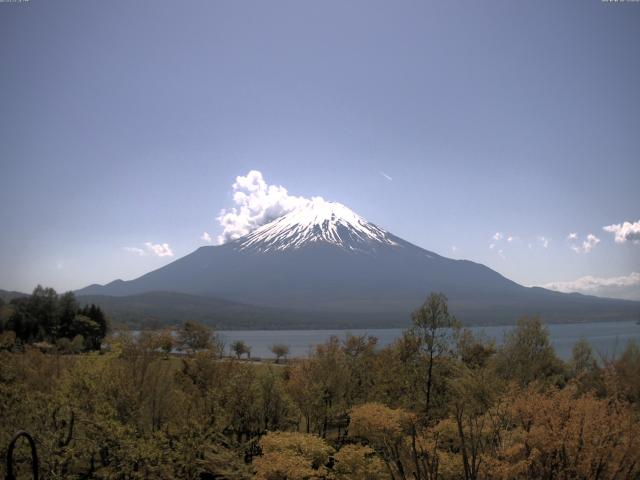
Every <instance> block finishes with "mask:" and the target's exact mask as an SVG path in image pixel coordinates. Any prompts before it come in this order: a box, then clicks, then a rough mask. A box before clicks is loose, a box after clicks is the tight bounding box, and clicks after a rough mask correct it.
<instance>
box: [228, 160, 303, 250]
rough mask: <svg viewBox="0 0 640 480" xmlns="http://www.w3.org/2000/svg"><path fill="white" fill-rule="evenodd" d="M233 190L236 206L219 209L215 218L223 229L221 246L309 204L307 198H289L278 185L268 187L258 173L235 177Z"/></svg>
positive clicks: (291, 196) (284, 190) (253, 171)
mask: <svg viewBox="0 0 640 480" xmlns="http://www.w3.org/2000/svg"><path fill="white" fill-rule="evenodd" d="M232 188H233V191H234V193H233V202H234V203H235V205H236V206H234V207H231V208H229V209H226V208H225V209H222V210H221V211H220V214H219V215H218V217H217V220H218V222H219V223H220V225H221V226H222V229H223V230H222V234H220V235H219V236H218V242H219V243H221V244H222V243H226V242H228V241H230V240H235V239H236V238H240V237H242V236H243V235H246V234H248V233H250V232H252V231H253V230H255V229H256V228H258V227H260V226H262V225H265V224H267V223H269V222H271V221H273V220H275V219H276V218H278V217H281V216H282V215H284V214H285V213H288V212H290V211H292V210H294V209H295V208H296V207H299V206H301V205H304V204H306V203H308V202H309V199H308V198H305V197H296V196H293V195H289V192H287V189H286V188H284V187H283V186H281V185H269V184H267V182H265V180H264V177H263V176H262V172H260V171H258V170H251V171H250V172H249V173H247V174H246V175H244V176H242V175H241V176H238V177H236V181H235V183H234V184H233V185H232Z"/></svg>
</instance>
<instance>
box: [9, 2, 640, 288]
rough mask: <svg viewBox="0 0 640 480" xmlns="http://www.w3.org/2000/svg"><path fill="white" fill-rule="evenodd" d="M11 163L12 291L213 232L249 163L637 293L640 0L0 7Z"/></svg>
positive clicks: (419, 239) (448, 249)
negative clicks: (589, 236)
mask: <svg viewBox="0 0 640 480" xmlns="http://www.w3.org/2000/svg"><path fill="white" fill-rule="evenodd" d="M0 162H1V164H0V166H1V168H0V205H1V209H0V232H1V233H0V288H4V289H11V290H14V289H17V290H26V291H29V290H31V289H32V288H33V287H34V286H35V284H37V283H43V284H45V285H50V286H53V287H54V288H56V289H58V290H66V289H75V288H79V287H83V286H85V285H87V284H90V283H94V282H98V283H105V282H108V281H111V280H113V279H116V278H123V279H130V278H134V277H136V276H138V275H140V274H143V273H145V272H147V271H149V270H151V269H153V268H156V267H159V266H161V265H164V264H166V263H168V262H170V261H172V260H174V259H175V258H178V257H180V256H183V255H186V254H188V253H189V252H191V251H193V250H194V249H195V248H197V247H198V246H200V245H203V244H206V243H207V242H206V241H205V240H202V239H201V236H202V235H203V232H205V231H206V232H209V233H210V235H211V237H212V239H213V242H214V243H215V240H216V237H217V236H218V235H219V234H220V233H221V232H222V227H221V226H220V224H219V222H218V220H217V217H218V216H219V213H220V210H221V209H223V208H227V209H228V208H229V207H232V206H233V204H234V200H233V193H234V192H233V189H232V184H233V183H234V181H235V178H236V176H239V175H246V174H247V173H248V172H249V171H250V170H252V169H255V170H258V171H260V172H262V175H263V177H264V179H265V181H266V182H267V183H269V184H274V185H282V186H284V187H286V188H287V190H288V192H289V194H291V195H302V196H307V197H310V196H315V195H320V196H322V197H324V198H325V199H328V200H334V201H338V202H341V203H343V204H345V205H347V206H349V207H350V208H351V209H353V210H354V211H356V212H357V213H359V214H360V215H362V216H363V217H365V218H367V219H368V220H370V221H372V222H374V223H376V224H378V225H379V226H381V227H383V228H386V229H387V230H389V231H391V232H392V233H394V234H396V235H398V236H400V237H402V238H404V239H406V240H408V241H411V242H413V243H415V244H417V245H420V246H422V247H424V248H427V249H429V250H433V251H435V252H437V253H440V254H442V255H446V256H451V257H454V258H467V259H471V260H474V261H477V262H481V263H484V264H486V265H488V266H490V267H491V268H494V269H495V270H497V271H498V272H500V273H502V274H504V275H506V276H507V277H510V278H512V279H514V280H516V281H518V282H520V283H523V284H526V285H534V284H536V285H546V284H549V283H551V282H573V281H575V280H577V279H581V278H582V277H585V276H593V277H597V278H596V279H595V280H594V281H595V282H596V283H598V282H600V283H606V282H607V281H608V282H610V283H611V282H613V284H612V285H613V286H614V287H615V286H616V285H617V284H616V282H617V281H618V282H622V283H623V284H624V285H625V286H626V287H629V285H631V286H632V287H633V285H636V286H640V274H637V275H633V274H634V272H636V273H637V272H640V242H638V240H640V233H637V232H636V230H635V229H636V228H639V229H640V190H639V188H638V187H639V184H640V2H626V3H612V2H603V1H601V0H580V1H562V2H559V1H518V2H514V1H511V0H505V1H453V2H448V1H437V2H435V1H434V2H428V1H416V2H403V1H398V2H397V1H393V2H391V1H383V2H377V1H371V0H366V1H342V0H340V1H321V2H311V1H299V0H295V1H290V2H281V1H269V2H265V1H243V2H238V1H195V0H194V1H176V0H172V1H162V0H154V1H144V0H141V1H134V2H125V1H110V2H98V1H89V0H82V1H80V0H77V1H63V0H59V1H55V2H54V1H45V0H30V1H23V2H20V3H7V2H4V3H0ZM624 222H629V224H628V225H626V226H625V225H624ZM636 222H638V223H636ZM616 224H620V227H619V228H616V227H612V228H610V229H609V230H611V231H605V230H603V227H606V226H610V225H616ZM498 232H500V233H501V234H502V235H501V236H502V238H501V239H500V240H494V238H493V237H494V235H495V236H496V237H500V235H496V233H498ZM616 232H618V240H619V241H618V242H616V241H615V238H616V236H615V233H616ZM571 233H575V234H576V237H577V238H572V239H568V235H569V234H571ZM589 234H592V235H594V236H595V238H596V239H593V238H591V239H588V238H587V235H589ZM509 237H512V240H511V241H508V238H509ZM596 240H599V242H598V241H596ZM634 240H636V241H634ZM583 242H586V243H583ZM164 244H166V245H164ZM492 244H493V245H494V246H493V247H492V248H490V246H491V245H492ZM572 246H573V247H575V248H574V249H572V248H571V247H572ZM170 254H173V256H171V255H170ZM612 278H613V280H611V279H612ZM607 279H609V280H607ZM634 279H635V280H634ZM582 281H584V279H583V280H582ZM634 282H635V283H634ZM637 291H638V292H640V287H638V288H637ZM625 295H629V294H628V293H625ZM634 295H635V294H634ZM638 298H640V293H639V294H638Z"/></svg>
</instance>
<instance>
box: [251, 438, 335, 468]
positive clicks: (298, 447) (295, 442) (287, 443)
mask: <svg viewBox="0 0 640 480" xmlns="http://www.w3.org/2000/svg"><path fill="white" fill-rule="evenodd" d="M259 446H260V449H261V450H262V456H260V457H258V458H256V459H255V460H254V462H253V465H254V467H255V469H256V477H255V478H256V479H258V480H280V479H282V480H305V479H313V478H326V475H327V473H328V469H327V467H326V464H327V463H328V461H329V457H330V455H331V454H332V453H333V451H334V450H333V448H331V447H330V446H329V445H327V443H326V442H325V441H324V440H323V439H322V438H320V437H318V436H316V435H311V434H308V433H298V432H268V433H267V434H266V435H265V436H264V437H262V439H261V440H260V442H259Z"/></svg>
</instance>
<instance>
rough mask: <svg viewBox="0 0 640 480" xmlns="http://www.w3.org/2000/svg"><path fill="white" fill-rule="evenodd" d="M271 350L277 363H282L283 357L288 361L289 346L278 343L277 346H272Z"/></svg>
mask: <svg viewBox="0 0 640 480" xmlns="http://www.w3.org/2000/svg"><path fill="white" fill-rule="evenodd" d="M270 350H271V353H273V354H274V355H275V356H276V363H280V359H281V358H283V357H284V359H285V360H286V359H287V355H289V346H288V345H284V344H282V343H277V344H275V345H272V346H271V348H270Z"/></svg>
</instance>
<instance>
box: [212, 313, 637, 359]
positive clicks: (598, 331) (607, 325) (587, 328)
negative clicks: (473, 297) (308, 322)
mask: <svg viewBox="0 0 640 480" xmlns="http://www.w3.org/2000/svg"><path fill="white" fill-rule="evenodd" d="M513 328H514V327H513V326H490V327H470V329H471V330H472V331H473V332H474V333H476V334H479V333H482V334H484V336H485V337H486V338H492V339H495V340H496V342H497V343H500V342H501V341H502V339H503V337H504V334H505V332H507V331H509V330H511V329H513ZM547 328H548V329H549V334H550V338H551V343H552V345H553V347H554V348H555V350H556V354H557V355H558V356H559V357H560V358H562V359H565V360H566V359H568V358H569V357H571V348H572V347H573V344H574V343H576V342H577V341H578V340H580V339H581V338H585V339H586V340H587V341H589V343H591V346H592V347H593V349H594V351H595V352H596V353H597V354H600V355H615V354H617V353H618V354H619V353H620V352H621V351H622V350H623V349H624V347H625V346H626V344H627V342H628V341H629V340H632V339H635V340H636V341H638V342H640V325H638V324H636V322H635V321H620V322H593V323H568V324H558V325H547ZM402 332H403V329H400V328H384V329H373V328H372V329H368V330H222V331H220V332H219V333H220V334H221V336H222V338H223V339H224V341H225V343H226V345H227V350H228V348H229V347H228V346H229V345H230V344H231V342H233V341H234V340H243V341H244V342H245V343H246V344H247V345H249V346H250V347H251V356H252V357H260V358H272V357H273V356H274V355H273V354H272V353H271V351H270V350H269V347H270V346H271V345H273V344H274V343H282V344H285V345H288V346H289V349H290V354H289V357H304V356H307V355H308V354H309V352H310V351H311V350H312V349H313V347H314V346H315V345H318V344H320V343H323V342H325V341H326V340H328V339H329V337H331V336H332V335H335V336H338V337H339V338H344V337H345V335H346V334H347V333H351V334H353V335H372V336H374V337H378V345H379V346H386V345H389V344H390V343H392V342H393V341H394V340H395V339H397V338H398V337H400V335H402Z"/></svg>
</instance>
